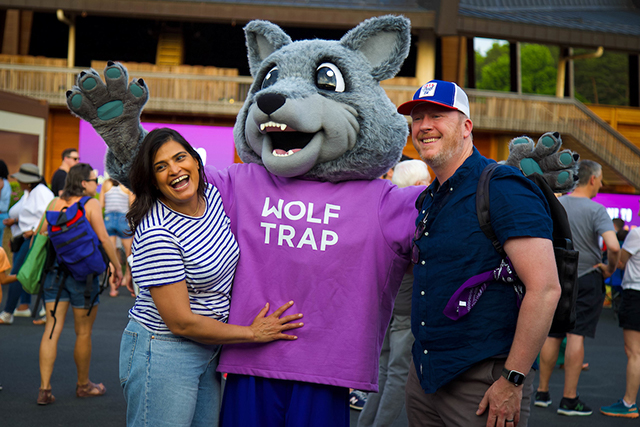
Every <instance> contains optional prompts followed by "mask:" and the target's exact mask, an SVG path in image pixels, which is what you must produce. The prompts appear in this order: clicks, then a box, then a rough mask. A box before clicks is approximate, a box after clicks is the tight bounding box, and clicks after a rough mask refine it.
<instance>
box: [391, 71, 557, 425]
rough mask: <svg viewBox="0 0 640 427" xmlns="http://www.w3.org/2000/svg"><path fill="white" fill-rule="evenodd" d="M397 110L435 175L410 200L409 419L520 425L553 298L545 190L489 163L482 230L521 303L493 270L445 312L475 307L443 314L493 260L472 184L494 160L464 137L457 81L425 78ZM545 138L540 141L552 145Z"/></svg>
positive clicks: (464, 103)
mask: <svg viewBox="0 0 640 427" xmlns="http://www.w3.org/2000/svg"><path fill="white" fill-rule="evenodd" d="M398 112H399V113H401V114H405V115H409V116H411V119H412V124H411V136H412V141H413V145H414V147H415V148H416V150H417V151H418V154H420V157H421V158H422V160H423V161H424V162H425V163H427V165H429V166H430V167H431V168H432V169H433V171H434V172H435V175H436V179H435V180H434V181H433V182H432V183H431V185H430V186H429V187H428V188H427V189H426V190H425V193H423V194H425V196H424V197H421V199H419V200H420V201H419V202H418V203H417V204H416V207H417V208H418V215H417V220H416V226H417V227H416V231H415V234H414V239H413V242H414V243H413V250H412V257H411V258H412V262H413V263H414V264H415V266H414V269H413V274H414V277H415V279H414V282H413V298H412V302H411V330H412V332H413V334H414V336H415V342H414V345H413V351H412V353H413V361H412V364H411V368H410V371H409V377H408V380H407V385H406V389H405V390H406V409H407V416H408V419H409V425H410V426H418V425H420V426H434V427H435V426H454V425H455V426H478V427H480V426H494V425H498V426H501V427H502V426H506V427H514V426H517V425H520V426H526V425H527V422H528V418H529V413H530V402H531V395H532V393H533V379H534V375H535V374H534V371H533V369H532V366H533V364H534V362H535V359H536V356H537V354H538V351H539V350H540V348H541V347H542V344H543V343H544V340H545V337H546V336H547V333H548V331H549V328H550V326H551V323H552V319H553V316H554V312H555V308H556V305H557V303H558V300H559V298H560V294H561V290H560V284H559V280H558V272H557V269H556V262H555V258H554V251H553V243H552V231H553V222H552V219H551V217H550V214H549V206H548V203H547V201H546V198H545V196H544V195H543V193H542V191H540V188H539V187H537V186H536V184H534V183H533V182H531V181H530V180H529V179H527V178H525V177H524V176H523V175H522V173H521V172H520V171H519V170H517V169H515V168H512V167H508V166H501V167H499V168H497V169H496V171H495V173H494V174H493V176H492V177H491V181H490V185H491V205H490V213H491V226H492V228H493V230H494V232H495V234H496V235H497V236H498V239H499V241H500V243H501V245H502V246H503V248H504V251H505V252H506V254H507V255H508V257H509V258H510V260H511V263H512V265H513V268H515V271H516V272H517V273H518V277H519V278H520V280H521V281H522V283H523V285H524V286H525V288H526V294H525V295H524V298H523V300H522V304H521V305H520V307H518V301H517V300H518V295H517V293H516V292H515V291H514V288H513V286H511V285H508V284H505V283H502V282H500V281H499V280H497V279H498V277H495V276H494V277H493V278H490V279H488V280H487V281H486V284H485V286H484V287H481V288H480V290H478V292H476V293H475V294H474V295H473V297H469V298H468V299H465V300H462V301H459V304H456V306H455V308H456V310H454V311H457V310H459V311H460V313H464V312H466V311H468V310H470V309H471V307H470V306H472V305H473V303H475V305H474V306H473V310H472V311H469V312H468V313H467V314H466V315H464V316H461V317H459V318H457V317H456V318H455V319H454V318H452V317H449V315H447V314H446V313H445V311H446V310H447V309H448V308H449V303H448V302H449V301H450V298H452V296H453V295H454V294H455V293H456V292H457V291H458V290H459V289H460V288H462V287H463V286H464V284H465V283H466V282H467V281H469V279H470V278H472V277H473V276H476V275H479V274H480V273H483V272H486V271H488V270H490V269H495V268H497V267H499V266H501V265H502V257H501V255H500V254H499V253H498V251H497V250H496V249H495V248H494V246H493V244H492V242H491V240H490V239H488V238H487V237H486V236H485V234H484V233H483V232H482V230H481V228H480V224H479V222H478V217H477V211H476V200H477V199H476V190H477V186H478V182H479V180H480V177H481V174H482V171H483V170H484V168H485V167H486V166H487V165H488V164H490V163H492V161H491V160H489V159H487V158H485V157H483V156H482V155H481V154H480V152H479V151H478V150H477V148H475V147H474V145H473V137H472V129H473V123H472V121H471V119H470V108H469V101H468V98H467V95H466V94H465V92H464V91H463V90H462V89H461V88H460V87H459V86H458V85H456V84H455V83H452V82H446V81H440V80H432V81H430V82H428V83H427V84H425V85H423V86H422V87H420V88H419V89H418V90H417V91H416V93H415V95H414V97H413V100H411V101H408V102H405V103H404V104H402V105H400V107H398ZM549 138H550V140H549V141H547V140H544V143H547V142H550V143H551V144H550V146H552V147H553V146H556V147H557V142H558V141H557V140H556V139H553V138H552V137H549ZM539 145H542V144H540V143H539ZM544 146H545V147H546V146H547V145H546V144H544ZM481 291H484V293H481ZM480 296H481V297H480ZM456 302H457V301H456Z"/></svg>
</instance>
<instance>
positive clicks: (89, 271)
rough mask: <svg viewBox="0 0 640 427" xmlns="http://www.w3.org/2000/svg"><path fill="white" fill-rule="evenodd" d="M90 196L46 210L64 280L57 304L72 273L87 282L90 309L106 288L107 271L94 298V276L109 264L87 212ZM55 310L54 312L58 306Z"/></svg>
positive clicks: (51, 238) (59, 268)
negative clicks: (55, 209) (52, 209)
mask: <svg viewBox="0 0 640 427" xmlns="http://www.w3.org/2000/svg"><path fill="white" fill-rule="evenodd" d="M90 199H91V197H88V196H85V197H83V198H81V199H80V200H79V201H78V202H77V203H74V204H73V205H71V206H69V207H67V208H63V209H62V210H61V211H47V212H46V216H47V222H48V223H49V227H48V231H49V241H50V242H51V243H52V244H53V248H54V249H55V252H56V259H57V261H58V275H57V277H56V281H58V280H61V283H60V288H59V290H58V296H57V298H56V306H57V305H58V300H59V299H60V293H61V291H62V288H63V287H64V282H65V280H66V278H67V277H68V276H72V277H73V278H74V279H76V280H77V281H80V282H83V281H86V283H87V286H86V288H85V292H84V308H85V309H88V310H89V313H91V308H92V307H93V303H94V302H95V299H96V298H97V297H98V295H99V294H100V293H101V292H102V291H103V290H104V289H105V288H106V283H107V280H108V275H107V274H105V277H104V280H103V283H102V285H101V286H100V292H99V293H98V295H96V296H95V297H94V298H93V300H91V289H92V285H93V279H94V278H95V277H96V276H98V275H100V274H102V273H104V272H105V270H107V266H108V265H109V259H108V257H107V255H106V253H105V252H104V249H103V248H102V245H101V244H100V240H98V236H97V235H96V233H95V231H93V228H91V224H90V223H89V220H88V219H87V216H86V215H85V208H84V205H85V204H86V203H87V202H88V201H89V200H90ZM53 311H54V312H55V307H54V310H53ZM54 318H55V316H54Z"/></svg>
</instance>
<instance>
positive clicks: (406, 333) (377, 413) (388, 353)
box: [358, 314, 413, 427]
mask: <svg viewBox="0 0 640 427" xmlns="http://www.w3.org/2000/svg"><path fill="white" fill-rule="evenodd" d="M412 346H413V334H412V333H411V316H410V315H407V316H400V315H395V314H394V315H393V316H392V317H391V323H390V324H389V327H388V328H387V333H386V334H385V336H384V341H383V342H382V349H381V352H380V370H379V375H378V383H379V392H378V393H369V394H368V395H367V403H366V404H365V405H364V408H363V409H362V412H361V413H360V417H359V418H358V427H369V426H390V425H392V424H393V423H394V422H395V421H396V419H397V418H398V417H399V416H400V413H401V412H402V408H403V407H404V386H405V384H406V383H407V377H408V375H409V365H410V364H411V347H412Z"/></svg>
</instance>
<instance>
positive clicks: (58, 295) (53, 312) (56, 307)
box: [49, 266, 69, 339]
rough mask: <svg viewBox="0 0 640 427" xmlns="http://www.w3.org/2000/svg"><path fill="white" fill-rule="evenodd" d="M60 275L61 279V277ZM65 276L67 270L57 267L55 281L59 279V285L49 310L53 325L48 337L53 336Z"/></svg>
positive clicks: (67, 273)
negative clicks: (53, 302)
mask: <svg viewBox="0 0 640 427" xmlns="http://www.w3.org/2000/svg"><path fill="white" fill-rule="evenodd" d="M61 276H62V279H61ZM67 277H69V271H68V270H67V269H66V268H64V267H62V266H59V267H58V274H57V275H56V278H55V281H56V282H57V281H58V280H60V287H59V288H58V293H57V294H56V301H55V304H54V305H53V310H51V317H53V327H52V328H51V334H50V335H49V339H51V338H52V337H53V331H54V330H55V328H56V322H57V321H58V320H57V319H56V310H57V309H58V303H59V302H60V296H61V295H62V288H64V283H65V282H66V281H67Z"/></svg>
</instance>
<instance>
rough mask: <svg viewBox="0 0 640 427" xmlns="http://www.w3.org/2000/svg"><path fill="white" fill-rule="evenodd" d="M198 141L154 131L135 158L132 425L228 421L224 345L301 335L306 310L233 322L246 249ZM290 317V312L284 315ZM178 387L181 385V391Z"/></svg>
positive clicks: (125, 338) (125, 340) (128, 353)
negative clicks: (221, 362)
mask: <svg viewBox="0 0 640 427" xmlns="http://www.w3.org/2000/svg"><path fill="white" fill-rule="evenodd" d="M203 169H204V168H203V164H202V160H201V158H200V156H199V155H198V153H197V152H196V150H194V148H193V147H192V146H191V145H190V144H189V143H188V142H187V141H186V140H185V139H184V138H183V137H182V136H181V135H180V134H179V133H178V132H176V131H174V130H172V129H167V128H160V129H155V130H153V131H152V132H150V133H149V134H148V135H147V136H146V138H145V139H144V141H143V142H142V145H141V147H140V150H139V152H138V154H137V155H136V157H135V159H134V160H133V163H132V165H131V171H130V174H129V179H130V182H131V189H132V190H133V192H134V194H135V196H136V199H135V201H134V202H133V204H132V205H131V209H130V210H129V212H128V213H127V220H128V221H129V225H130V226H131V229H132V230H133V232H134V240H133V245H132V255H133V262H132V265H131V274H132V276H133V280H134V282H135V283H136V285H138V287H139V288H140V293H139V295H138V297H137V299H136V302H135V304H134V306H133V308H132V309H131V310H130V311H129V317H130V319H131V320H130V322H129V324H128V325H127V327H126V329H125V331H124V333H123V335H122V342H121V347H120V381H121V383H122V386H123V388H124V395H125V398H126V400H127V425H140V424H141V423H143V422H145V423H148V424H163V425H213V426H217V425H218V416H219V405H220V398H221V393H220V376H219V374H218V373H216V367H217V366H218V353H219V350H220V344H229V343H266V342H270V341H274V340H295V339H296V336H294V335H287V334H284V333H283V332H284V331H287V330H291V329H296V328H299V327H301V326H302V323H299V322H298V320H299V319H300V318H301V317H302V314H294V315H288V316H282V314H283V313H284V311H285V310H287V309H288V308H289V307H291V306H292V305H293V301H291V302H289V303H287V304H285V305H283V306H282V307H280V308H279V309H278V310H276V311H275V312H274V313H273V314H271V315H269V316H266V314H267V312H268V311H269V304H266V305H265V306H264V307H261V310H260V309H259V308H258V307H256V309H257V310H256V311H258V310H259V311H260V312H259V314H258V315H257V316H256V317H255V319H254V320H253V323H252V324H251V325H250V326H238V325H230V324H228V323H227V320H228V318H229V302H230V298H231V297H230V294H231V285H232V283H233V279H234V275H235V268H236V264H237V262H238V258H239V255H240V253H239V248H238V244H237V242H236V239H235V237H234V235H233V234H232V233H231V230H230V227H229V226H230V221H229V218H228V217H227V215H226V214H225V212H224V209H223V206H222V200H221V197H220V194H219V192H218V190H217V188H215V187H214V186H213V185H211V184H209V183H208V182H207V179H206V177H205V175H204V170H203ZM280 316H282V317H280ZM175 390H180V393H176V392H175Z"/></svg>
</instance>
